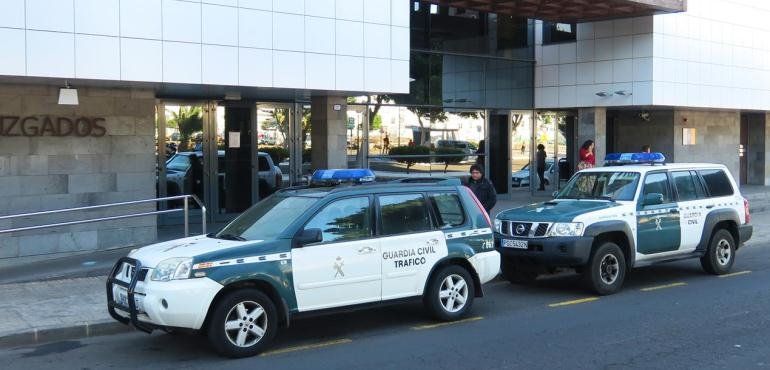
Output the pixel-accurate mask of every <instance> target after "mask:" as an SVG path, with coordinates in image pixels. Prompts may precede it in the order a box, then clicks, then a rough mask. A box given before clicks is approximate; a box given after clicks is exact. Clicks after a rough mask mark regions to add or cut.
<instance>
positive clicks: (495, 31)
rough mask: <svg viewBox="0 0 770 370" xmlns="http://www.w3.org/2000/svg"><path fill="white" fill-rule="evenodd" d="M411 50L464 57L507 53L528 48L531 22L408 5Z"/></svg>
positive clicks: (415, 3)
mask: <svg viewBox="0 0 770 370" xmlns="http://www.w3.org/2000/svg"><path fill="white" fill-rule="evenodd" d="M410 29H411V46H412V48H413V49H423V50H438V51H449V52H459V53H468V54H490V55H502V54H506V53H507V54H511V53H512V52H513V51H515V50H517V49H525V48H527V47H530V46H531V45H532V42H531V40H532V32H531V29H532V22H531V21H529V20H527V19H526V18H524V17H513V16H504V15H498V14H495V13H487V12H482V11H478V10H472V9H463V8H455V7H451V6H446V5H438V4H431V3H430V2H426V1H413V2H412V15H411V27H410Z"/></svg>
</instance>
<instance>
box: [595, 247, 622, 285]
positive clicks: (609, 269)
mask: <svg viewBox="0 0 770 370" xmlns="http://www.w3.org/2000/svg"><path fill="white" fill-rule="evenodd" d="M599 275H600V276H601V278H602V282H604V283H605V284H607V285H611V284H613V283H614V282H615V280H618V276H619V275H620V263H619V262H618V258H617V257H615V255H612V254H608V255H606V256H604V257H602V263H601V264H600V265H599Z"/></svg>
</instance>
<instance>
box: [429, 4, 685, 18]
mask: <svg viewBox="0 0 770 370" xmlns="http://www.w3.org/2000/svg"><path fill="white" fill-rule="evenodd" d="M429 1H430V2H431V3H434V4H440V5H446V6H451V7H456V8H463V9H473V10H479V11H484V12H490V13H498V14H505V15H514V16H521V17H527V18H534V19H540V20H544V21H552V22H565V23H572V22H576V23H579V22H590V21H598V20H603V19H613V18H628V17H639V16H645V15H652V14H660V13H676V12H683V11H685V10H687V0H429Z"/></svg>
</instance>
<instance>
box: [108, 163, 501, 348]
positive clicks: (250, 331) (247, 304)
mask: <svg viewBox="0 0 770 370" xmlns="http://www.w3.org/2000/svg"><path fill="white" fill-rule="evenodd" d="M351 171H352V174H353V175H351V176H354V175H356V173H357V172H355V170H341V171H334V170H328V171H317V172H316V174H318V178H320V179H324V180H333V179H335V178H337V177H338V176H343V175H346V174H350V173H351ZM364 175H365V176H363V177H368V176H373V175H372V174H371V171H368V170H367V171H364ZM315 177H316V176H315V175H314V179H315ZM430 181H432V182H431V183H427V182H420V183H416V182H414V181H403V182H393V183H377V184H369V185H360V186H339V187H298V188H290V189H285V190H282V191H279V192H278V193H276V194H274V195H272V196H270V197H269V198H267V199H265V200H264V201H262V202H260V203H258V204H256V205H255V206H253V207H251V208H250V209H249V210H247V211H246V212H244V213H243V214H241V215H240V216H238V217H237V218H236V219H235V220H234V221H233V222H232V223H230V224H229V225H227V226H226V227H225V228H224V229H222V230H221V231H220V232H217V233H213V234H210V235H207V236H196V237H191V238H186V239H179V240H173V241H169V242H165V243H159V244H154V245H150V246H147V247H144V248H141V249H138V250H136V251H133V252H132V253H130V254H129V255H128V256H127V257H124V258H121V259H120V260H119V261H118V262H117V263H116V264H115V267H114V268H113V271H112V273H111V274H110V276H109V278H108V281H107V300H108V309H109V312H110V314H111V315H112V317H113V318H115V319H116V320H118V321H120V322H123V323H125V324H131V325H133V326H134V327H136V328H138V329H140V330H143V331H146V332H151V331H153V330H155V329H160V330H169V331H173V330H178V329H180V328H181V329H191V330H195V331H200V332H202V333H204V334H206V335H207V336H208V338H209V340H210V342H211V344H212V346H213V347H214V348H215V349H216V350H217V351H218V352H220V353H221V354H224V355H227V356H232V357H243V356H250V355H254V354H257V353H259V352H260V351H262V350H264V349H265V348H267V346H268V345H269V344H270V341H271V339H272V338H273V337H274V336H275V335H276V333H277V332H278V331H279V330H280V328H281V327H286V326H288V325H289V323H290V322H291V321H292V320H293V319H295V318H297V317H300V316H302V315H304V314H314V313H318V312H321V311H326V310H330V309H332V310H333V309H340V308H345V309H346V310H347V309H349V308H350V307H352V306H361V305H372V304H381V303H385V302H393V301H395V300H402V299H411V298H417V299H422V301H423V303H424V304H425V307H426V308H427V310H428V311H429V312H430V313H431V314H432V315H433V316H434V317H435V318H436V319H438V320H444V321H451V320H457V319H460V318H462V317H464V316H466V315H468V314H469V313H470V311H471V308H472V305H473V300H474V298H476V297H481V296H482V284H484V283H486V282H488V281H490V280H492V279H494V278H495V277H496V276H497V275H498V274H499V271H500V255H499V253H498V252H497V251H495V250H494V239H493V236H492V228H491V222H490V220H489V216H488V215H487V213H486V212H485V211H484V208H483V207H482V206H481V204H480V203H479V201H478V200H477V199H476V197H475V196H474V195H473V193H471V192H470V190H469V189H468V188H466V187H464V186H462V185H461V184H460V182H459V181H457V180H454V181H450V180H447V181H434V180H430Z"/></svg>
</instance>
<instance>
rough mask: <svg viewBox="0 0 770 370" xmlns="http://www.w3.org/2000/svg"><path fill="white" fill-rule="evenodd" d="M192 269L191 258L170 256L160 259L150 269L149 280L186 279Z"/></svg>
mask: <svg viewBox="0 0 770 370" xmlns="http://www.w3.org/2000/svg"><path fill="white" fill-rule="evenodd" d="M190 271H192V258H170V259H167V260H165V261H162V262H161V263H159V264H158V266H157V267H155V270H153V271H152V276H150V280H152V281H169V280H179V279H187V278H189V277H190Z"/></svg>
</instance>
